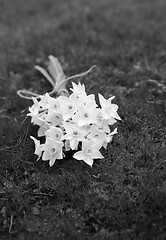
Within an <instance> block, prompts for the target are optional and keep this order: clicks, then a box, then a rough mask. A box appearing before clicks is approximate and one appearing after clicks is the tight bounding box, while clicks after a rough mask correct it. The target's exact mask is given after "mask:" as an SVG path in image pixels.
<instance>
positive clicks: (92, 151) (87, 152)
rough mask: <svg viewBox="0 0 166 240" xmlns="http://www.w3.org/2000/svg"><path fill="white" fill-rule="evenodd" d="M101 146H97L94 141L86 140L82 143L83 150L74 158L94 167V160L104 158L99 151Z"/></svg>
mask: <svg viewBox="0 0 166 240" xmlns="http://www.w3.org/2000/svg"><path fill="white" fill-rule="evenodd" d="M99 148H100V146H98V145H97V144H95V142H94V141H93V140H84V141H83V142H82V150H81V151H79V152H76V153H75V154H74V155H73V157H74V158H75V159H77V160H83V161H84V162H85V163H87V164H88V165H90V166H91V167H92V165H93V159H98V158H104V157H103V156H102V154H101V153H100V151H99Z"/></svg>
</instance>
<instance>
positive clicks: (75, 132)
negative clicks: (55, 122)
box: [62, 122, 87, 150]
mask: <svg viewBox="0 0 166 240" xmlns="http://www.w3.org/2000/svg"><path fill="white" fill-rule="evenodd" d="M63 126H64V128H65V132H66V134H65V135H64V136H63V137H62V140H69V142H70V147H71V149H72V150H75V149H77V147H78V144H79V142H80V141H83V140H84V139H85V135H86V134H87V131H86V129H85V128H83V127H80V126H78V124H77V123H74V124H73V123H70V122H64V123H63Z"/></svg>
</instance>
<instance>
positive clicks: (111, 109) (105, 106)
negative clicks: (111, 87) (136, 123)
mask: <svg viewBox="0 0 166 240" xmlns="http://www.w3.org/2000/svg"><path fill="white" fill-rule="evenodd" d="M98 95H99V101H100V105H101V107H102V110H101V111H102V113H103V117H104V118H105V119H110V117H111V118H115V119H118V120H121V118H120V117H119V115H118V113H117V110H118V105H116V104H113V103H112V102H111V101H112V100H113V99H114V98H115V97H111V98H109V99H108V100H106V99H105V98H104V97H103V96H102V95H101V94H100V93H99V94H98Z"/></svg>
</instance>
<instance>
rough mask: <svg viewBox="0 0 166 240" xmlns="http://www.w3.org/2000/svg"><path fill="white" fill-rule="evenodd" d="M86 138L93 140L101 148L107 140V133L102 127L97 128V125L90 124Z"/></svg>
mask: <svg viewBox="0 0 166 240" xmlns="http://www.w3.org/2000/svg"><path fill="white" fill-rule="evenodd" d="M87 138H88V139H91V140H93V141H94V142H95V143H97V144H98V145H100V148H101V147H102V146H103V144H104V142H105V141H106V140H107V134H106V133H105V132H104V131H103V130H102V129H99V128H98V126H97V125H94V124H92V125H91V126H90V128H89V134H88V136H87Z"/></svg>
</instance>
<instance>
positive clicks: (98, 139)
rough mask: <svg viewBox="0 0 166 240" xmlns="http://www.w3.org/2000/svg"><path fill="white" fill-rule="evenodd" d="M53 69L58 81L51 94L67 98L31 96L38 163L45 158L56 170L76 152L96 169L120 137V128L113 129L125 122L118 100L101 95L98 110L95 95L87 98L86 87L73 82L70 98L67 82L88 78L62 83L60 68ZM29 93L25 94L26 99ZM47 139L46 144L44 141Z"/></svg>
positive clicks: (75, 155) (44, 72)
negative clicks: (104, 150)
mask: <svg viewBox="0 0 166 240" xmlns="http://www.w3.org/2000/svg"><path fill="white" fill-rule="evenodd" d="M58 64H59V62H58ZM53 67H54V68H53V69H54V70H55V72H54V76H56V79H55V78H54V88H53V91H52V92H51V94H52V93H54V92H57V93H60V92H61V93H62V92H63V93H67V94H65V95H64V94H62V95H61V94H59V96H58V97H57V98H53V97H51V94H49V93H46V94H44V95H38V96H35V97H34V96H32V94H33V93H32V94H31V93H30V94H31V98H32V100H33V105H32V106H31V107H29V113H28V114H27V116H30V117H31V122H32V123H33V124H34V125H38V126H39V129H38V132H37V135H38V138H39V139H36V138H34V137H33V136H31V139H32V140H33V141H34V143H35V154H36V155H37V156H38V159H37V160H39V159H40V158H41V159H42V160H43V161H49V165H50V166H53V164H54V163H55V161H56V160H57V159H63V158H64V157H65V153H66V152H67V151H69V150H74V152H75V153H74V155H73V158H75V159H76V160H83V161H84V162H85V163H87V164H88V165H90V166H92V165H93V162H94V159H101V158H103V156H102V154H101V153H100V149H101V148H102V147H104V148H107V145H108V143H109V142H111V141H112V138H113V136H114V135H115V134H116V133H117V128H115V129H114V130H113V131H112V132H111V130H110V126H112V125H113V124H115V123H116V122H117V120H120V119H121V118H120V117H119V115H118V113H117V110H118V106H117V105H116V104H113V103H112V100H113V99H114V97H111V98H109V99H108V100H106V99H105V98H104V97H103V96H102V95H101V94H98V97H99V102H100V106H98V105H97V103H96V101H95V95H94V94H90V95H87V93H86V91H85V86H84V84H82V85H81V83H78V84H76V83H74V82H72V88H70V90H71V94H70V95H69V94H68V93H69V92H68V90H67V89H66V86H65V83H66V80H69V79H73V77H75V76H76V77H77V76H82V75H84V74H80V75H79V74H78V75H75V76H73V77H70V78H68V79H65V77H64V75H61V78H59V79H60V80H59V82H58V80H57V76H58V74H57V73H58V72H57V71H58V70H57V69H58V68H57V66H56V65H54V66H53ZM38 70H40V72H42V74H43V75H44V76H45V77H46V78H47V79H48V76H47V75H46V71H45V70H44V71H43V69H39V68H38ZM49 72H50V73H51V71H50V70H49ZM61 72H62V68H61ZM87 72H89V71H87ZM87 72H86V73H85V74H87ZM52 73H53V71H52ZM52 75H53V74H52ZM62 76H63V77H62ZM49 77H50V76H49ZM57 82H58V83H57ZM50 83H51V81H50ZM52 84H53V82H52ZM56 84H57V85H56ZM55 85H56V88H55ZM58 86H59V87H58ZM25 93H26V92H25V91H24V95H25ZM18 94H19V95H21V94H22V93H21V94H20V92H19V93H18ZM28 94H29V92H28ZM43 137H44V141H45V142H44V143H43V141H41V139H43Z"/></svg>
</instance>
